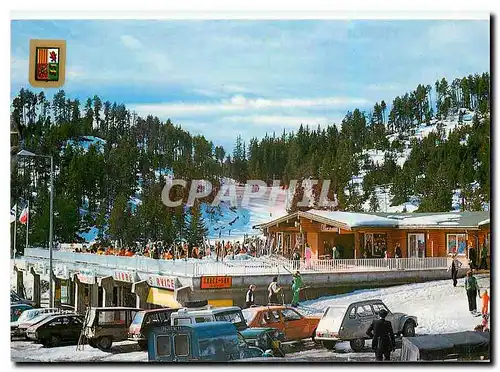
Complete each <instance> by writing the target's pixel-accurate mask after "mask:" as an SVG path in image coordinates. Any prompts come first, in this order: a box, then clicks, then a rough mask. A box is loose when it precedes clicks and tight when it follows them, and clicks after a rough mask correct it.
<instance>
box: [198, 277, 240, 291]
mask: <svg viewBox="0 0 500 372" xmlns="http://www.w3.org/2000/svg"><path fill="white" fill-rule="evenodd" d="M232 285H233V277H231V276H202V277H201V282H200V288H201V289H213V288H231V286H232Z"/></svg>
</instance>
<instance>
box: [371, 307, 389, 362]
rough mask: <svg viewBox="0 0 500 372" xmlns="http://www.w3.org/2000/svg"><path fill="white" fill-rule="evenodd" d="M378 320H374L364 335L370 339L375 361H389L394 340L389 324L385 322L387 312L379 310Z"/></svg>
mask: <svg viewBox="0 0 500 372" xmlns="http://www.w3.org/2000/svg"><path fill="white" fill-rule="evenodd" d="M378 315H379V316H380V319H378V320H374V321H373V322H372V324H371V325H370V327H368V330H367V331H366V334H367V335H368V337H370V338H372V349H373V350H374V351H375V359H376V360H377V361H381V360H391V351H394V350H395V345H396V340H395V338H394V331H393V330H392V325H391V322H389V321H387V320H385V317H386V316H387V310H385V309H381V310H380V311H379V312H378Z"/></svg>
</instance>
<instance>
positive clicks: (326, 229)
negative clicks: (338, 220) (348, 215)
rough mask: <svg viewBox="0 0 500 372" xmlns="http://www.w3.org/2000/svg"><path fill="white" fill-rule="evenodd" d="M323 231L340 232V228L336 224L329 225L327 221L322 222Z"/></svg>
mask: <svg viewBox="0 0 500 372" xmlns="http://www.w3.org/2000/svg"><path fill="white" fill-rule="evenodd" d="M321 231H328V232H336V233H337V234H340V229H339V228H338V227H335V226H330V225H327V224H326V223H323V224H321Z"/></svg>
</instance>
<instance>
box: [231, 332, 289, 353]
mask: <svg viewBox="0 0 500 372" xmlns="http://www.w3.org/2000/svg"><path fill="white" fill-rule="evenodd" d="M240 333H241V335H242V336H243V337H244V338H245V341H246V342H247V343H248V345H250V346H255V347H258V348H260V349H262V350H272V351H273V355H274V356H276V357H284V356H285V349H284V347H283V345H282V344H281V343H282V341H284V340H285V335H284V334H283V332H281V331H280V330H278V329H275V328H247V329H245V330H243V331H241V332H240Z"/></svg>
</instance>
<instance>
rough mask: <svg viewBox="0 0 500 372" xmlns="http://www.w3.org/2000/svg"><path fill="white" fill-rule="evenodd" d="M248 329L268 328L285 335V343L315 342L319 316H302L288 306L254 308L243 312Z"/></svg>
mask: <svg viewBox="0 0 500 372" xmlns="http://www.w3.org/2000/svg"><path fill="white" fill-rule="evenodd" d="M243 315H244V316H245V320H246V322H247V324H248V326H249V327H270V328H274V329H278V330H280V331H281V332H283V333H284V334H285V341H292V340H302V339H305V338H312V339H313V341H314V340H315V332H316V327H317V326H318V322H319V320H320V317H319V316H304V315H302V314H301V313H299V312H298V311H297V310H295V309H294V308H291V307H288V306H256V307H250V308H248V309H244V310H243Z"/></svg>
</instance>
